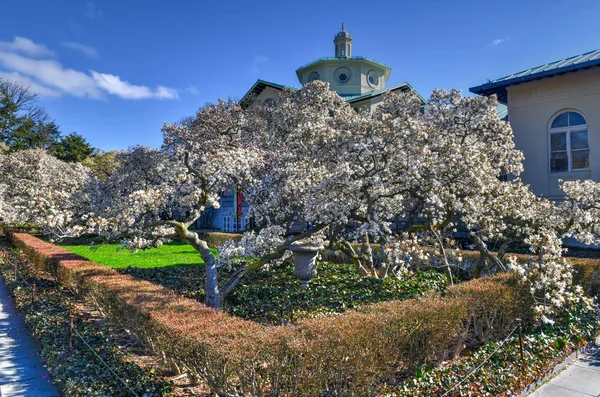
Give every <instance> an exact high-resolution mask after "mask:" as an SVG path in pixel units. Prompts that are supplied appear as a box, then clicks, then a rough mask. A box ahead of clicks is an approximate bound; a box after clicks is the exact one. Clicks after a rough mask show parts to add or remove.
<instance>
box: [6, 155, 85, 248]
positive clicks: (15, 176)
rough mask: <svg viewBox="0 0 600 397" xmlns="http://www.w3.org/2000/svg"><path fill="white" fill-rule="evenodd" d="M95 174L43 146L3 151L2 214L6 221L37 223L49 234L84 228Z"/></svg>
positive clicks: (68, 233)
mask: <svg viewBox="0 0 600 397" xmlns="http://www.w3.org/2000/svg"><path fill="white" fill-rule="evenodd" d="M94 187H95V178H94V177H93V176H92V175H91V173H90V171H89V170H88V169H87V168H85V167H84V166H82V165H81V164H77V163H65V162H63V161H60V160H58V159H57V158H55V157H53V156H51V155H49V154H48V153H47V152H46V151H45V150H43V149H31V150H23V151H19V152H14V153H11V154H8V155H6V156H1V155H0V216H1V217H2V218H3V219H4V220H5V221H6V222H12V223H36V224H37V226H38V227H39V228H40V229H41V230H42V231H43V232H45V233H46V234H48V235H51V236H54V237H65V236H67V235H71V234H72V233H74V231H76V230H82V229H81V227H80V226H79V227H78V226H77V225H78V224H80V221H81V215H82V214H83V213H85V212H87V211H89V210H90V208H92V207H91V203H92V200H93V199H92V195H90V194H89V193H90V190H91V189H94Z"/></svg>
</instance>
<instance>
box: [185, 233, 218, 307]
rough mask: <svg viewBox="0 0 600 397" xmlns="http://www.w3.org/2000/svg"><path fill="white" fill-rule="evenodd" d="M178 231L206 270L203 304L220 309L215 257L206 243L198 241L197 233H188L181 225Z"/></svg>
mask: <svg viewBox="0 0 600 397" xmlns="http://www.w3.org/2000/svg"><path fill="white" fill-rule="evenodd" d="M178 229H179V230H178V232H179V233H180V234H184V235H185V240H187V241H188V242H189V243H190V244H191V245H192V246H193V247H194V248H195V249H196V251H198V252H199V253H200V256H201V257H202V260H203V261H204V266H205V269H206V279H205V283H204V288H205V289H206V298H205V300H204V303H205V304H206V306H208V307H213V308H215V309H220V308H221V305H222V303H223V297H222V296H221V293H220V291H219V278H218V272H217V262H216V261H215V257H214V256H213V254H212V252H211V251H210V248H209V247H208V244H207V243H206V241H204V240H200V238H199V237H198V234H197V233H195V232H190V231H189V230H187V228H186V227H185V225H183V224H182V225H181V226H180V227H179V228H178Z"/></svg>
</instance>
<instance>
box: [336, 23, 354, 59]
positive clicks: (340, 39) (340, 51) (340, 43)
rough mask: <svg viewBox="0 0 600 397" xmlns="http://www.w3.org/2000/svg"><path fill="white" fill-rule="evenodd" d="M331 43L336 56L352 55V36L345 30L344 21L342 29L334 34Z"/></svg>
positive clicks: (345, 56)
mask: <svg viewBox="0 0 600 397" xmlns="http://www.w3.org/2000/svg"><path fill="white" fill-rule="evenodd" d="M333 43H334V44H335V57H336V58H350V57H352V36H350V33H348V32H346V29H345V27H344V22H342V30H341V31H340V32H338V34H336V35H335V39H333Z"/></svg>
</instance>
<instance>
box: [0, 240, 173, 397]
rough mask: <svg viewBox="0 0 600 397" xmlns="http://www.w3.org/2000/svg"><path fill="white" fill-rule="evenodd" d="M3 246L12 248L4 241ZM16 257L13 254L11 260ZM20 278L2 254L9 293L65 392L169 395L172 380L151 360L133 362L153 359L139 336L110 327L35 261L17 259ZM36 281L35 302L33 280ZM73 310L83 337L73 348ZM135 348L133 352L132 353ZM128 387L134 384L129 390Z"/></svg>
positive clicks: (0, 267) (0, 261)
mask: <svg viewBox="0 0 600 397" xmlns="http://www.w3.org/2000/svg"><path fill="white" fill-rule="evenodd" d="M0 246H1V248H8V245H7V244H4V243H2V242H0ZM13 260H14V259H13ZM18 272H19V273H18V274H19V276H18V278H17V280H16V281H15V278H14V267H13V265H12V264H11V263H8V264H7V263H6V262H5V260H4V258H0V273H1V275H2V277H3V278H4V280H5V283H6V286H7V287H8V289H9V291H10V292H11V294H12V296H13V298H14V300H15V304H16V307H17V309H18V311H19V312H20V313H21V315H23V317H24V319H25V323H26V324H27V327H28V329H29V332H30V334H31V336H32V337H33V339H34V341H35V342H36V345H37V346H38V347H39V348H40V355H41V357H42V360H43V362H44V364H45V365H46V366H47V368H48V372H49V373H50V374H51V376H52V382H53V383H54V384H55V385H56V386H57V388H58V389H59V390H60V391H61V394H62V395H64V396H82V397H83V396H131V395H132V391H131V390H133V392H135V393H137V394H138V395H139V396H142V395H143V396H171V395H173V393H172V392H173V384H172V382H170V381H168V380H167V379H165V378H163V377H162V376H161V375H160V374H159V373H158V372H156V370H155V369H154V368H152V367H150V366H148V365H143V366H140V365H138V364H136V362H135V361H138V360H144V361H145V362H148V361H152V362H154V361H155V360H152V358H151V357H150V356H148V352H147V351H144V350H143V349H141V348H140V345H139V343H136V340H135V338H133V337H132V336H131V335H128V334H127V333H124V332H123V331H119V330H115V329H114V328H110V327H109V326H108V324H106V323H105V322H104V321H103V318H102V317H101V316H99V315H98V313H97V312H95V310H94V309H93V308H90V307H89V306H87V305H86V304H85V302H83V301H81V300H80V299H77V297H75V296H74V295H73V294H72V293H71V292H70V291H69V290H67V289H64V288H62V287H61V286H60V285H59V284H58V283H57V282H56V281H54V280H52V279H50V278H48V277H43V276H41V277H40V275H38V273H37V272H36V271H34V267H33V266H28V265H27V262H25V261H19V270H18ZM34 283H35V285H36V297H35V302H33V303H32V287H31V286H32V285H33V284H34ZM71 314H74V315H75V317H74V327H75V328H76V330H77V331H78V332H79V333H80V334H81V336H82V337H83V338H84V339H85V343H87V344H88V345H89V346H86V345H85V344H84V342H83V341H82V340H81V339H80V338H79V337H77V336H76V335H75V334H74V335H73V337H72V338H73V339H72V340H73V348H72V350H71V351H70V352H69V351H68V349H67V346H68V322H69V316H70V315H71ZM90 349H93V351H94V352H95V353H96V354H97V355H98V356H100V357H101V359H102V360H104V361H105V362H106V363H107V364H108V366H110V368H111V369H112V370H113V371H114V372H115V373H116V374H117V376H119V377H120V378H121V379H123V380H125V382H126V383H127V386H125V385H124V384H123V383H122V382H121V381H120V380H119V379H118V378H117V376H115V374H113V373H111V372H110V370H109V369H108V368H107V367H106V366H105V365H104V364H103V363H102V362H101V361H100V359H99V358H98V357H97V356H96V354H94V352H92V350H90ZM133 352H135V353H133ZM127 387H129V388H131V390H129V389H128V388H127Z"/></svg>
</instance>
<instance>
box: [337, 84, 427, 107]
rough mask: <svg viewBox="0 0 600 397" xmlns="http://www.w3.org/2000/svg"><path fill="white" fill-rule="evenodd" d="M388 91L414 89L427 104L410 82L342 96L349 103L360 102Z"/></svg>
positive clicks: (423, 101)
mask: <svg viewBox="0 0 600 397" xmlns="http://www.w3.org/2000/svg"><path fill="white" fill-rule="evenodd" d="M388 91H392V92H394V91H401V92H408V91H413V92H414V93H416V94H417V95H418V96H419V99H421V103H423V104H425V102H426V101H425V98H423V97H422V96H421V94H419V93H418V92H417V91H415V90H414V89H413V87H412V86H411V85H410V84H408V83H402V84H398V85H393V86H391V87H388V88H382V89H380V90H373V91H369V92H367V93H365V94H361V95H342V98H344V100H345V101H346V102H348V103H356V102H360V101H362V100H365V99H369V98H374V97H376V96H379V95H382V94H383V93H385V92H388Z"/></svg>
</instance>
